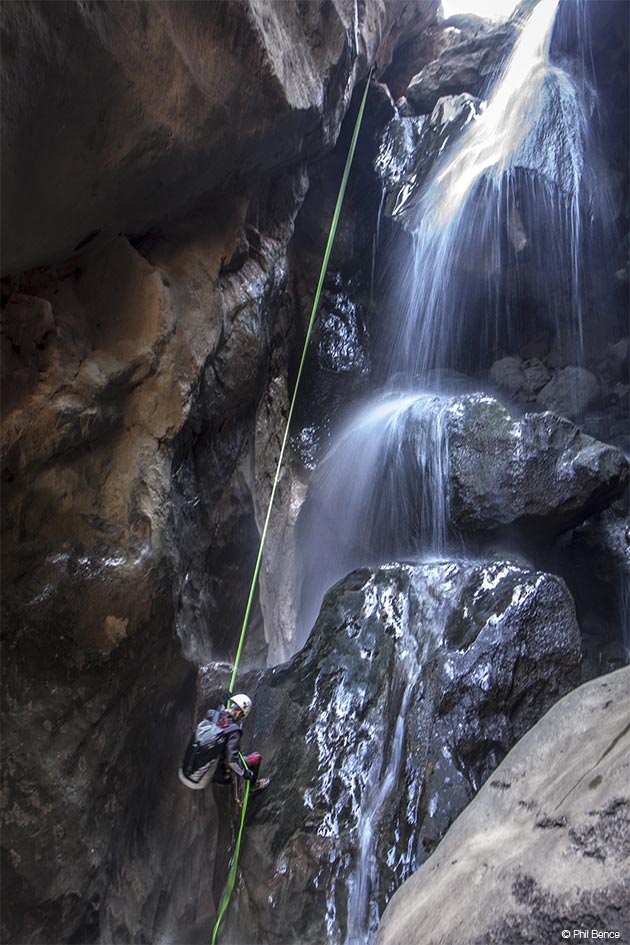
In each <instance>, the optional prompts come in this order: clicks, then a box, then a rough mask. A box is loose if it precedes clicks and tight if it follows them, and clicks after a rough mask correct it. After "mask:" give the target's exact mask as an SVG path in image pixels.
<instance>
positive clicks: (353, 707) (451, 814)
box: [121, 561, 580, 945]
mask: <svg viewBox="0 0 630 945" xmlns="http://www.w3.org/2000/svg"><path fill="white" fill-rule="evenodd" d="M579 664H580V644H579V630H578V626H577V623H576V620H575V612H574V607H573V601H572V600H571V597H570V595H569V594H568V591H567V589H566V586H565V584H564V582H563V581H561V580H560V579H558V578H556V577H554V576H552V575H549V574H544V573H541V572H535V571H530V570H527V569H526V568H521V567H518V566H516V565H514V564H511V563H510V562H506V561H503V562H492V563H487V562H479V563H470V562H469V563H459V562H455V561H454V562H442V563H436V564H427V565H423V566H415V567H412V566H411V565H401V564H393V565H389V566H385V567H382V568H380V569H378V570H376V571H369V570H361V571H357V572H355V573H353V574H351V575H349V576H348V577H347V578H346V579H345V580H343V581H341V582H340V583H339V584H338V585H337V586H336V587H335V588H333V589H332V590H331V591H330V592H329V594H328V595H327V597H326V599H325V602H324V605H323V607H322V611H321V614H320V617H319V620H318V622H317V624H316V626H315V628H314V630H313V633H312V635H311V638H310V640H309V642H308V643H307V645H306V647H305V648H304V650H303V651H302V652H301V653H300V654H298V655H297V656H296V657H294V658H293V660H292V661H291V662H289V663H287V664H285V665H283V666H280V667H276V668H275V669H273V670H267V671H265V672H259V673H251V674H249V675H245V676H243V677H242V678H241V681H240V683H239V686H242V687H243V689H244V691H247V692H251V694H252V696H253V698H254V710H253V715H252V718H253V723H252V722H250V721H249V720H248V723H247V725H246V729H245V740H246V742H247V743H248V744H249V738H250V737H251V744H252V745H254V746H255V747H256V749H257V750H259V751H261V752H262V753H263V756H264V760H263V773H264V774H266V775H268V776H270V777H271V778H272V786H271V788H270V789H269V790H268V791H266V792H265V794H264V795H261V796H259V797H257V798H255V800H254V801H253V802H252V808H251V811H250V813H249V814H248V825H247V832H246V835H245V838H244V841H243V847H242V850H241V857H240V864H241V880H240V882H239V885H238V895H237V897H235V900H234V902H233V905H232V906H231V907H230V910H229V912H228V915H227V917H226V924H225V928H224V932H223V935H224V941H226V942H238V943H261V942H265V943H266V945H281V943H285V945H289V943H291V945H293V943H295V942H300V943H305V945H321V942H327V943H329V945H339V943H340V942H343V941H347V940H350V941H352V942H355V941H356V942H361V943H368V942H371V941H373V938H374V934H375V931H376V925H377V921H378V917H379V915H380V914H381V912H382V909H383V907H384V906H385V903H386V902H387V900H388V899H389V898H390V896H391V895H392V893H393V892H394V890H395V889H396V888H397V887H398V886H399V885H400V883H401V882H402V881H403V879H404V878H405V877H406V876H408V875H409V873H410V872H411V871H412V870H413V869H415V868H416V867H417V865H418V864H419V863H420V862H422V861H423V860H424V859H425V858H426V856H428V855H429V853H431V851H432V850H433V849H434V848H435V846H436V844H437V843H438V842H439V840H440V838H441V837H442V836H443V834H444V833H445V831H446V830H447V828H448V826H449V824H450V823H452V821H453V820H454V818H455V817H456V816H457V814H458V813H459V812H460V811H461V810H462V809H463V808H464V807H465V806H466V804H467V803H468V802H469V801H470V799H471V798H472V797H473V795H474V794H475V792H476V791H477V790H478V789H479V787H480V786H481V784H482V783H483V782H484V780H485V779H486V778H487V777H488V776H489V775H490V774H491V772H492V770H493V769H494V768H495V767H496V765H497V764H498V763H499V761H500V760H501V759H502V758H503V757H504V755H505V754H506V752H507V751H508V750H509V748H510V747H511V746H512V745H513V744H514V743H515V741H517V740H518V738H520V737H521V736H522V735H523V734H524V733H525V731H527V730H528V729H529V728H530V727H531V726H532V725H533V724H534V722H535V721H536V720H537V719H538V718H539V717H540V716H541V714H542V713H543V712H544V711H545V710H546V709H547V708H548V707H549V706H550V705H551V704H552V703H553V702H555V701H556V699H557V698H559V697H560V696H561V695H562V694H564V693H565V692H567V691H568V690H569V689H570V688H572V687H573V686H574V685H575V684H576V683H577V681H578V679H579ZM227 679H228V676H227V675H225V674H222V673H220V672H218V671H217V670H211V669H209V670H208V672H207V673H205V674H203V676H202V679H201V695H200V700H199V701H200V704H212V702H213V701H214V700H216V698H217V697H218V695H219V694H220V693H221V692H222V691H224V690H225V686H226V683H227ZM250 733H251V735H250ZM217 793H220V789H217ZM224 794H225V792H224ZM224 816H225V817H226V818H229V817H230V816H233V814H230V813H229V809H228V808H224ZM225 867H226V864H225V861H224V860H223V859H219V860H218V861H217V862H216V864H215V873H214V884H215V886H216V887H217V888H220V886H221V882H222V877H224V876H225ZM121 895H123V892H122V891H121ZM135 908H136V910H137V912H140V910H141V909H142V902H141V901H139V902H138V903H137V904H136V906H135ZM180 932H181V929H180ZM346 933H347V935H348V936H349V939H346ZM171 941H174V942H183V941H184V939H182V938H178V937H177V932H176V930H173V932H172V936H171Z"/></svg>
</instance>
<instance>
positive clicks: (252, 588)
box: [230, 70, 372, 692]
mask: <svg viewBox="0 0 630 945" xmlns="http://www.w3.org/2000/svg"><path fill="white" fill-rule="evenodd" d="M371 78H372V70H370V74H369V75H368V77H367V82H366V83H365V91H364V92H363V98H362V99H361V106H360V108H359V113H358V115H357V120H356V123H355V126H354V132H353V133H352V140H351V142H350V150H349V151H348V157H347V158H346V166H345V168H344V171H343V177H342V178H341V186H340V187H339V195H338V197H337V203H336V206H335V212H334V213H333V218H332V223H331V225H330V233H329V234H328V242H327V243H326V252H325V253H324V259H323V262H322V268H321V272H320V274H319V282H318V283H317V291H316V292H315V298H314V299H313V308H312V309H311V317H310V321H309V323H308V329H307V332H306V337H305V339H304V347H303V348H302V357H301V359H300V366H299V368H298V372H297V377H296V378H295V387H294V388H293V396H292V398H291V404H290V406H289V413H288V415H287V422H286V426H285V428H284V436H283V437H282V446H281V447H280V455H279V456H278V463H277V465H276V474H275V476H274V479H273V486H272V487H271V496H270V498H269V505H268V506H267V515H266V516H265V524H264V526H263V530H262V534H261V536H260V546H259V548H258V557H257V558H256V565H255V567H254V573H253V575H252V583H251V585H250V588H249V597H248V598H247V607H246V608H245V616H244V617H243V625H242V627H241V636H240V639H239V641H238V649H237V651H236V657H235V659H234V669H233V670H232V676H231V679H230V692H233V690H234V683H235V681H236V673H237V671H238V664H239V661H240V658H241V652H242V650H243V643H244V642H245V631H246V630H247V624H248V621H249V615H250V611H251V609H252V604H253V602H254V594H255V591H256V582H257V581H258V574H259V572H260V564H261V561H262V556H263V551H264V548H265V541H266V540H267V531H268V529H269V520H270V519H271V509H272V507H273V500H274V498H275V495H276V489H277V488H278V482H279V480H280V471H281V468H282V460H283V459H284V451H285V449H286V445H287V442H288V439H289V427H290V426H291V420H292V418H293V410H294V408H295V403H296V400H297V393H298V388H299V386H300V379H301V377H302V370H303V368H304V362H305V360H306V351H307V348H308V343H309V340H310V337H311V333H312V331H313V325H314V323H315V315H316V313H317V308H318V306H319V297H320V295H321V293H322V286H323V285H324V277H325V276H326V270H327V269H328V260H329V259H330V254H331V252H332V246H333V242H334V239H335V233H336V232H337V224H338V222H339V216H340V214H341V204H342V203H343V198H344V194H345V192H346V184H347V183H348V177H349V175H350V167H351V165H352V159H353V157H354V151H355V148H356V145H357V138H358V137H359V129H360V127H361V119H362V118H363V112H364V109H365V100H366V99H367V93H368V88H369V87H370V79H371Z"/></svg>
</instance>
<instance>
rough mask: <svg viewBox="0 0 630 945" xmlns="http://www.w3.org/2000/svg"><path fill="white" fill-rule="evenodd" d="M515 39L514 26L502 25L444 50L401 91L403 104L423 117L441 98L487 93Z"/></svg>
mask: <svg viewBox="0 0 630 945" xmlns="http://www.w3.org/2000/svg"><path fill="white" fill-rule="evenodd" d="M515 38H516V31H515V28H514V25H513V24H512V23H506V24H505V25H503V26H498V27H496V28H495V29H492V30H489V31H488V32H486V33H481V34H480V35H478V36H474V37H473V38H471V39H468V40H466V41H464V42H462V43H458V44H457V45H456V46H453V47H451V48H449V49H446V50H444V51H443V52H442V53H441V54H440V55H439V56H438V57H437V59H435V60H434V61H433V62H431V63H429V65H427V66H425V68H424V69H423V70H422V72H420V73H418V75H416V76H414V77H413V78H412V80H411V82H410V83H409V85H408V86H407V89H406V90H405V98H406V99H407V102H408V103H409V104H410V106H411V107H412V108H413V110H414V111H415V113H416V114H418V115H423V114H427V113H428V112H430V111H431V110H432V109H433V108H434V107H435V105H436V104H437V101H438V99H440V98H442V96H444V95H460V94H461V93H462V92H470V93H471V94H472V95H480V94H482V93H483V92H487V85H488V80H489V79H490V77H491V76H493V75H494V74H495V73H496V70H497V68H498V66H499V65H500V64H501V63H502V62H503V61H504V60H505V58H506V57H507V56H508V55H509V53H510V51H511V49H512V46H513V45H514V41H515Z"/></svg>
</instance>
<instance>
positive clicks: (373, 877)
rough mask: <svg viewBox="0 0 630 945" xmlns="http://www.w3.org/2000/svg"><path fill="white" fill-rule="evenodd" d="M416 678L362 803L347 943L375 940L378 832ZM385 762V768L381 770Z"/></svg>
mask: <svg viewBox="0 0 630 945" xmlns="http://www.w3.org/2000/svg"><path fill="white" fill-rule="evenodd" d="M414 665H415V660H414ZM415 681H416V679H415V674H411V675H410V677H409V678H408V680H407V683H406V685H405V691H404V693H403V698H402V702H401V706H400V712H399V714H398V719H397V720H396V728H395V730H394V737H393V739H392V742H391V750H390V753H389V757H388V758H377V760H376V762H375V763H374V764H373V766H372V767H371V768H370V771H369V773H368V785H369V787H368V790H367V792H366V793H367V797H366V798H365V800H364V801H363V803H362V805H361V811H360V815H359V832H360V841H359V850H358V855H357V863H356V868H355V870H354V872H353V873H351V875H350V876H349V878H348V933H347V936H346V941H345V945H366V942H368V941H370V940H372V939H373V937H374V935H375V933H376V929H377V926H378V920H379V915H378V910H377V902H376V900H377V896H378V880H379V864H378V861H377V858H376V852H375V849H374V845H375V841H376V831H377V829H378V825H379V820H380V818H381V817H382V814H383V809H384V806H385V802H386V801H387V800H388V798H389V795H390V794H391V792H392V790H393V788H394V786H395V785H396V783H397V781H398V779H399V778H400V767H401V761H402V755H403V744H404V735H405V716H406V714H407V709H408V707H409V700H410V698H411V694H412V691H413V683H414V682H415ZM381 765H382V766H383V767H384V768H385V770H384V771H383V770H381ZM366 931H367V936H366Z"/></svg>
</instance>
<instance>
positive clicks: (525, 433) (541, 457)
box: [448, 394, 629, 536]
mask: <svg viewBox="0 0 630 945" xmlns="http://www.w3.org/2000/svg"><path fill="white" fill-rule="evenodd" d="M449 414H450V415H449V419H448V448H449V475H450V489H451V493H450V502H451V510H450V511H451V519H452V521H453V523H454V524H455V525H456V526H457V527H459V528H461V529H462V530H463V531H474V530H482V531H483V530H487V529H496V528H500V527H503V526H507V525H510V524H518V525H519V526H520V527H522V528H524V529H526V530H527V531H529V533H530V534H538V535H547V536H548V535H550V534H552V535H553V534H554V533H555V534H557V533H559V532H562V531H564V530H566V529H568V528H570V527H573V526H575V525H578V524H579V523H580V522H582V521H584V519H586V518H587V517H588V516H589V515H593V514H595V513H596V512H599V511H601V510H602V509H604V508H606V507H607V506H609V505H610V504H611V503H612V502H613V501H614V500H615V499H617V498H619V497H620V496H622V495H623V493H624V490H625V488H626V486H627V483H628V473H629V470H628V462H627V460H626V459H625V457H624V455H623V453H622V452H621V451H620V450H618V449H616V448H615V447H613V446H608V445H607V444H605V443H599V442H598V441H597V440H594V439H592V437H590V436H586V435H584V434H583V433H581V432H580V430H579V428H578V427H577V426H575V424H573V423H571V422H570V421H569V420H566V419H564V418H562V417H558V416H556V415H554V414H552V413H536V414H534V413H531V414H525V416H524V417H523V418H522V419H520V420H514V419H513V418H512V417H511V416H510V414H509V413H508V411H507V410H506V409H505V407H503V406H502V405H501V404H499V402H498V401H496V400H494V399H493V398H491V397H486V396H484V395H479V394H470V395H467V396H464V397H462V398H461V399H460V400H459V401H458V402H456V403H455V404H454V405H453V407H452V408H451V409H450V411H449Z"/></svg>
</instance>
